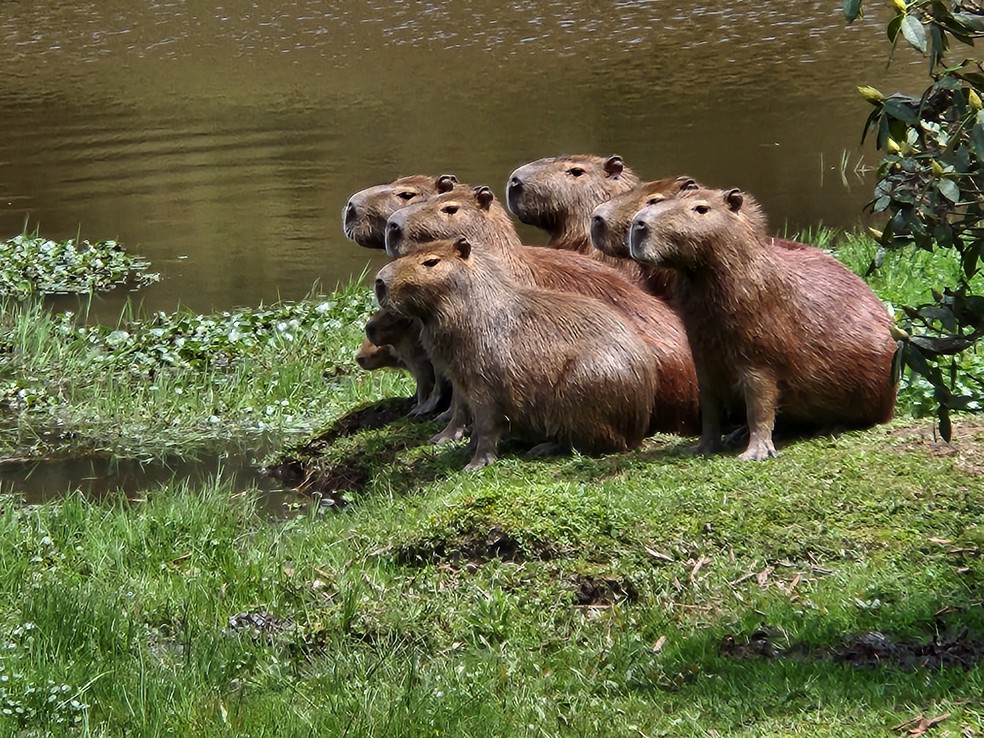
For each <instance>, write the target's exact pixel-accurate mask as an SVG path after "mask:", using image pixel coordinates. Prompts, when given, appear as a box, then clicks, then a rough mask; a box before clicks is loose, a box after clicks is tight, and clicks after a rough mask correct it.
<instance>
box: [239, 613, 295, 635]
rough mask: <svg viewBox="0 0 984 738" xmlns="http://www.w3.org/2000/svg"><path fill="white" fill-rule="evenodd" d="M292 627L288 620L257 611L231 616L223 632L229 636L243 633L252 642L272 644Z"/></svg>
mask: <svg viewBox="0 0 984 738" xmlns="http://www.w3.org/2000/svg"><path fill="white" fill-rule="evenodd" d="M293 625H294V623H293V622H292V621H290V620H287V619H285V618H280V617H277V616H276V615H274V614H272V613H269V612H266V611H265V610H257V611H254V612H239V613H236V614H235V615H231V616H230V617H229V622H228V624H227V626H226V629H225V632H226V633H227V634H229V635H232V634H235V633H245V634H247V635H249V636H250V637H252V638H253V639H254V640H265V641H267V642H272V641H273V640H274V639H275V638H276V637H277V636H280V635H281V634H283V633H285V632H287V631H289V630H290V629H291V628H292V627H293Z"/></svg>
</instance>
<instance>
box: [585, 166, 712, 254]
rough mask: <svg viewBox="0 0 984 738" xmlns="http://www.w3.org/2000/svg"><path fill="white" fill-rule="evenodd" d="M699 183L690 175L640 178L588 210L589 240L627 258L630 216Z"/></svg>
mask: <svg viewBox="0 0 984 738" xmlns="http://www.w3.org/2000/svg"><path fill="white" fill-rule="evenodd" d="M699 188H700V185H699V184H697V182H696V180H693V179H691V178H690V177H676V178H672V177H668V178H666V179H657V180H655V181H654V182H643V183H642V184H640V185H637V186H635V187H633V188H632V189H631V190H629V191H628V192H623V193H622V194H621V195H616V196H615V197H613V198H612V199H611V200H609V201H608V202H603V203H602V204H601V205H599V206H598V207H596V208H595V209H594V212H592V213H591V243H592V244H594V247H595V248H596V249H598V250H599V251H601V252H603V253H606V254H608V255H609V256H617V257H620V258H623V259H627V258H629V226H631V225H632V216H634V215H635V214H636V213H638V212H639V211H640V210H642V208H644V207H646V206H647V205H655V204H656V203H658V202H660V201H661V200H666V199H667V198H670V197H676V195H677V194H679V193H680V192H683V191H685V190H696V189H699Z"/></svg>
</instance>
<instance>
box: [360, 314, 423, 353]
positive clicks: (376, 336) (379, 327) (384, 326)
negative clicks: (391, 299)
mask: <svg viewBox="0 0 984 738" xmlns="http://www.w3.org/2000/svg"><path fill="white" fill-rule="evenodd" d="M412 328H413V321H412V320H411V319H410V318H404V317H403V316H401V315H394V314H393V313H391V312H388V311H386V310H377V311H376V312H375V313H374V314H373V316H372V317H371V318H369V322H368V323H366V336H367V337H368V338H369V340H370V341H372V342H373V343H374V344H376V345H377V346H387V345H389V346H395V345H396V344H398V343H399V342H400V341H401V340H402V339H403V338H404V337H405V336H406V335H407V333H408V332H409V331H410V330H411V329H412Z"/></svg>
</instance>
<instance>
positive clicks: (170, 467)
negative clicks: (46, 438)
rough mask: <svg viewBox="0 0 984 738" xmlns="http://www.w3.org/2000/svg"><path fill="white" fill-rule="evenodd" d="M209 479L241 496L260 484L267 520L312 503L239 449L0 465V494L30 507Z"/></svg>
mask: <svg viewBox="0 0 984 738" xmlns="http://www.w3.org/2000/svg"><path fill="white" fill-rule="evenodd" d="M212 481H219V482H225V483H227V484H229V485H230V486H231V487H232V488H233V489H236V490H243V494H252V492H249V491H250V490H253V489H255V488H259V489H260V490H261V494H260V496H259V502H258V507H259V512H260V513H261V514H262V515H264V516H265V517H268V518H283V517H285V516H288V515H291V514H295V511H296V510H297V509H299V508H302V507H307V506H308V505H310V504H311V499H310V498H309V497H305V496H302V495H300V494H298V493H297V492H294V491H292V490H288V489H284V488H283V487H282V486H281V485H279V484H278V483H277V482H276V481H275V480H274V479H273V478H271V477H269V476H266V475H264V474H261V470H260V468H259V467H258V466H257V464H256V461H255V460H254V459H253V458H252V457H251V456H249V455H247V454H242V453H230V454H217V455H213V456H209V457H203V458H200V459H181V458H173V459H164V460H154V461H152V462H141V461H137V460H134V459H124V460H120V459H111V458H106V457H101V456H87V457H81V458H69V459H54V460H47V461H23V462H18V461H14V462H11V461H5V462H3V463H0V494H8V495H15V496H16V497H18V498H19V499H21V500H23V501H24V502H26V503H27V504H31V505H34V504H39V503H42V502H48V501H50V500H55V499H60V498H62V497H64V496H65V495H67V494H72V493H75V492H78V493H81V494H82V495H84V496H85V497H86V498H87V499H91V500H102V499H114V498H120V497H124V498H126V499H129V500H133V501H142V500H145V499H147V497H148V496H150V495H153V494H154V493H155V492H157V491H158V490H159V489H161V488H162V487H164V486H167V485H174V484H188V485H190V486H191V487H192V488H193V489H194V488H197V487H200V486H201V485H202V484H208V483H210V482H212Z"/></svg>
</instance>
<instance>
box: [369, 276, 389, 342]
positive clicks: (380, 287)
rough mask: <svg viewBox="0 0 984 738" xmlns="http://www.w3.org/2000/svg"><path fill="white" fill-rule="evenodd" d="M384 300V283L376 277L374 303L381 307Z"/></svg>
mask: <svg viewBox="0 0 984 738" xmlns="http://www.w3.org/2000/svg"><path fill="white" fill-rule="evenodd" d="M385 299H386V283H385V282H384V281H383V280H381V279H380V278H379V277H376V302H378V303H379V304H380V305H381V304H382V303H383V300H385ZM369 340H370V341H371V340H372V339H371V338H370V339H369Z"/></svg>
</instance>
